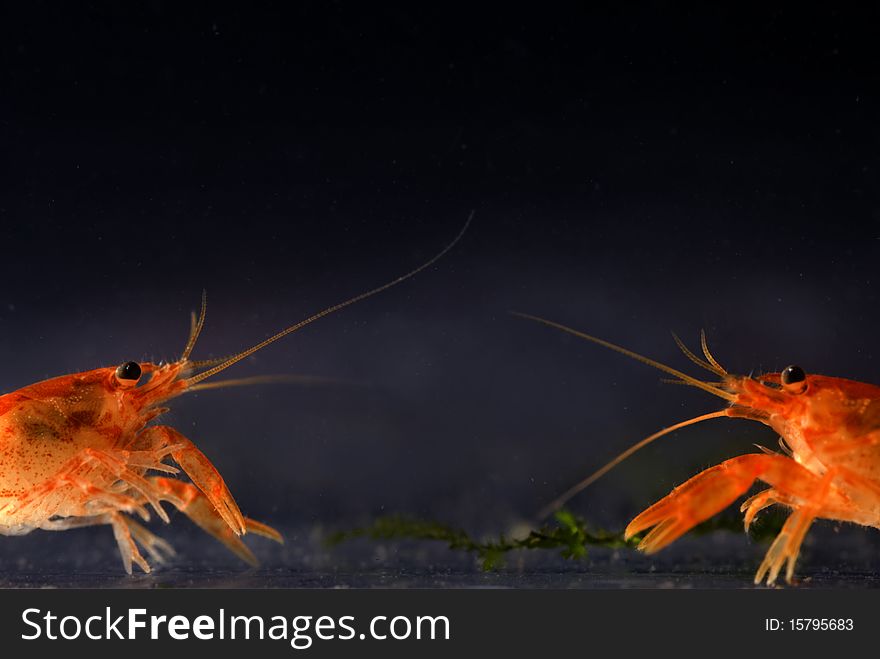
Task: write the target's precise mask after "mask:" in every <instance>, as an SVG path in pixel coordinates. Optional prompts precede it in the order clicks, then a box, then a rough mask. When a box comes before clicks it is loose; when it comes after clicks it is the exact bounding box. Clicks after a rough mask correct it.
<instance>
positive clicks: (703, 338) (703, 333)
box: [700, 330, 727, 375]
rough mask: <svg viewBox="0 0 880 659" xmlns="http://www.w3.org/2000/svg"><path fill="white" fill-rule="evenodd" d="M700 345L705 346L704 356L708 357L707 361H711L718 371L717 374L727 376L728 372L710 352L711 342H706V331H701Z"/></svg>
mask: <svg viewBox="0 0 880 659" xmlns="http://www.w3.org/2000/svg"><path fill="white" fill-rule="evenodd" d="M700 345H701V346H703V354H704V355H706V359H708V360H709V363H710V364H712V366H714V367H715V368H717V369H718V370H717V371H716V373H718V375H727V371H726V370H725V369H724V367H723V366H722V365H721V364H719V363H718V362H717V361H716V360H715V358H714V357H713V356H712V353H711V352H709V342H708V341H706V330H700Z"/></svg>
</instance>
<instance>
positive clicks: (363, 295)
mask: <svg viewBox="0 0 880 659" xmlns="http://www.w3.org/2000/svg"><path fill="white" fill-rule="evenodd" d="M473 219H474V211H471V212H470V215H468V218H467V221H466V222H465V223H464V226H463V227H462V228H461V231H459V232H458V235H456V236H455V238H453V240H452V242H451V243H449V244H448V245H447V246H446V247H444V248H443V249H442V250H441V251H440V252H439V253H437V254H436V255H435V256H433V257H432V258H431V259H429V260H428V261H426V262H425V263H423V264H422V265H420V266H419V267H418V268H416V269H415V270H410V271H409V272H407V273H406V274H405V275H401V276H400V277H397V278H396V279H392V280H391V281H389V282H388V283H386V284H382V285H381V286H378V287H376V288H373V289H371V290H369V291H367V292H365V293H361V294H360V295H356V296H355V297H353V298H349V299H348V300H346V301H345V302H340V303H339V304H334V305H333V306H332V307H327V308H326V309H324V310H323V311H319V312H318V313H316V314H314V315H313V316H309V317H308V318H306V319H305V320H301V321H300V322H298V323H296V324H294V325H291V326H290V327H288V328H287V329H284V330H281V331H280V332H278V333H277V334H275V335H274V336H270V337H269V338H268V339H266V340H265V341H261V342H260V343H258V344H257V345H255V346H253V347H251V348H248V349H247V350H245V351H243V352H240V353H238V354H237V355H233V356H232V357H230V358H229V359H227V360H226V361H225V362H223V363H222V364H218V365H217V366H215V367H213V368H210V369H208V370H207V371H204V372H203V373H199V374H198V375H194V376H192V377H191V378H187V380H186V383H187V385H193V384H196V383H197V382H201V381H202V380H205V379H207V378H209V377H211V376H212V375H216V374H217V373H219V372H220V371H223V370H225V369H227V368H229V367H230V366H232V365H233V364H235V363H237V362H240V361H241V360H242V359H244V358H246V357H248V356H250V355H252V354H254V353H255V352H257V351H258V350H262V349H263V348H265V347H266V346H267V345H269V344H270V343H274V342H275V341H277V340H278V339H281V338H284V337H285V336H287V335H288V334H292V333H293V332H296V331H297V330H299V329H302V328H303V327H305V326H306V325H310V324H311V323H313V322H315V321H316V320H318V319H319V318H323V317H324V316H328V315H330V314H331V313H334V312H336V311H339V310H340V309H344V308H345V307H347V306H350V305H352V304H354V303H355V302H360V301H361V300H365V299H366V298H368V297H372V296H373V295H376V294H377V293H381V292H382V291H387V290H388V289H389V288H391V287H392V286H396V285H397V284H399V283H401V282H403V281H406V280H407V279H409V278H410V277H414V276H415V275H417V274H418V273H420V272H421V271H422V270H425V269H426V268H429V267H431V266H432V265H434V264H435V263H436V262H437V261H439V260H440V259H441V258H442V257H443V256H444V255H445V254H446V253H447V252H448V251H449V250H451V249H452V248H453V247H455V245H456V243H458V241H459V240H461V237H462V236H463V235H464V234H465V231H467V229H468V227H469V226H470V223H471V220H473Z"/></svg>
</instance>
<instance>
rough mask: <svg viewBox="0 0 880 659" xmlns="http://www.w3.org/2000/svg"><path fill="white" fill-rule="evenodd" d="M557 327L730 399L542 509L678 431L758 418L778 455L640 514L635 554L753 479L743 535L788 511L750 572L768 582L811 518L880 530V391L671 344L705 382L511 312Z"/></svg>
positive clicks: (683, 488) (790, 559)
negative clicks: (746, 368)
mask: <svg viewBox="0 0 880 659" xmlns="http://www.w3.org/2000/svg"><path fill="white" fill-rule="evenodd" d="M515 315H518V316H521V317H523V318H528V319H530V320H535V321H537V322H539V323H543V324H545V325H549V326H550V327H554V328H556V329H560V330H562V331H564V332H568V333H569V334H573V335H575V336H578V337H580V338H583V339H586V340H588V341H592V342H593V343H597V344H599V345H601V346H604V347H606V348H609V349H611V350H615V351H617V352H620V353H623V354H624V355H627V356H628V357H631V358H633V359H636V360H638V361H641V362H643V363H645V364H648V365H649V366H653V367H654V368H657V369H660V370H661V371H664V372H666V373H668V374H670V375H672V376H674V377H675V378H676V380H675V381H676V382H680V383H684V384H687V385H690V386H693V387H697V388H699V389H702V390H703V391H706V392H708V393H710V394H712V395H714V396H718V397H719V398H723V399H724V400H726V401H728V403H729V406H728V407H726V408H724V409H723V410H720V411H717V412H712V413H709V414H703V415H701V416H698V417H695V418H692V419H688V420H686V421H682V422H681V423H677V424H675V425H672V426H669V427H668V428H664V429H663V430H660V431H659V432H657V433H654V434H653V435H651V436H649V437H646V438H645V439H643V440H642V441H640V442H638V443H637V444H635V445H633V446H632V447H630V448H629V449H627V450H626V451H624V452H623V453H621V454H620V455H619V456H617V457H616V458H615V459H614V460H612V461H611V462H609V463H608V464H606V465H605V466H604V467H602V468H601V469H599V470H598V471H596V472H595V473H593V474H592V475H590V476H589V477H587V478H586V479H584V480H583V481H581V482H580V483H578V484H577V485H575V486H574V487H572V488H570V489H569V490H568V491H567V492H565V493H564V494H563V495H562V496H560V497H559V498H558V499H556V500H555V501H554V502H553V503H551V504H550V505H549V506H547V507H546V508H545V510H544V511H543V512H542V516H543V515H545V514H548V513H549V512H551V511H553V510H555V509H557V508H559V507H560V506H561V505H562V504H563V503H565V502H566V501H568V499H570V498H571V497H572V496H574V495H575V494H577V493H578V492H580V491H581V490H583V489H584V488H585V487H587V486H588V485H590V484H591V483H593V482H594V481H596V479H598V478H599V477H601V476H602V475H603V474H605V473H607V472H608V471H609V470H610V469H611V468H613V467H614V466H615V465H617V464H619V463H620V462H622V461H623V460H625V459H626V458H627V457H629V456H630V455H632V454H633V453H635V452H636V451H637V450H639V449H641V448H642V447H644V446H646V445H647V444H649V443H651V442H653V441H654V440H656V439H658V438H659V437H662V436H663V435H666V434H668V433H670V432H672V431H674V430H678V429H679V428H683V427H685V426H689V425H692V424H694V423H699V422H701V421H706V420H708V419H716V418H720V417H735V418H743V419H751V420H753V421H759V422H761V423H763V424H765V425H767V426H770V427H771V428H772V429H773V430H774V431H775V432H776V433H777V434H778V435H779V436H780V439H779V445H780V448H781V450H782V453H776V452H773V451H770V450H769V449H765V448H762V447H759V448H762V451H763V452H762V453H754V454H747V455H741V456H739V457H735V458H731V459H729V460H725V461H724V462H722V463H721V464H719V465H716V466H714V467H710V468H709V469H706V470H705V471H702V472H700V473H699V474H697V475H696V476H694V477H693V478H691V479H690V480H688V481H687V482H685V483H684V484H682V485H680V486H679V487H677V488H675V489H674V490H673V491H672V492H671V493H670V494H668V495H667V496H666V497H665V498H663V499H661V500H660V501H658V502H657V503H655V504H654V505H653V506H651V507H650V508H648V509H647V510H645V511H644V512H642V513H641V514H640V515H638V516H637V517H636V518H635V519H634V520H632V521H631V522H630V523H629V525H628V526H627V527H626V531H625V536H626V538H627V539H629V538H631V537H633V536H635V535H636V534H640V533H642V532H643V531H647V530H648V529H650V531H649V532H648V533H647V535H645V536H644V537H643V538H642V539H641V541H640V542H639V545H638V546H639V549H641V550H643V551H645V552H647V553H653V552H656V551H659V550H660V549H663V548H664V547H666V546H667V545H669V544H670V543H671V542H673V541H674V540H676V539H677V538H679V537H681V536H682V535H683V534H685V533H686V532H687V531H688V530H690V529H691V528H693V527H694V526H695V525H697V524H699V523H700V522H702V521H704V520H706V519H708V518H710V517H712V516H713V515H715V514H716V513H718V512H720V511H721V510H723V509H724V508H726V507H727V506H728V505H730V504H731V503H733V501H734V500H736V499H737V498H738V497H740V496H742V495H743V494H745V493H746V492H747V491H748V490H749V489H750V488H751V486H752V485H753V483H754V482H755V481H756V480H758V481H762V482H764V483H766V484H767V485H769V486H770V487H769V488H767V489H765V490H763V491H761V492H759V493H757V494H755V495H754V496H752V497H750V498H748V499H747V500H746V501H745V502H744V503H743V504H742V507H741V509H740V511H741V512H744V513H745V517H744V521H745V528H746V530H748V528H749V525H750V524H751V523H752V521H753V520H754V519H755V516H756V515H757V514H758V513H759V512H760V511H761V510H763V509H765V508H767V507H768V506H772V505H774V504H779V505H782V506H785V507H787V508H789V509H791V511H792V512H791V514H790V515H789V516H788V518H787V519H786V521H785V524H784V525H783V527H782V530H781V531H780V532H779V534H778V535H777V536H776V538H775V539H774V541H773V543H772V544H771V546H770V549H769V550H768V551H767V554H766V556H765V557H764V560H763V562H762V563H761V565H760V567H759V568H758V571H757V574H756V575H755V583H756V584H757V583H760V582H761V581H762V580H763V579H764V578H765V577H766V580H767V583H768V584H773V583H774V582H775V581H776V579H777V577H778V576H779V573H780V571H781V570H782V568H783V566H785V579H786V581H788V582H791V579H792V576H793V575H794V567H795V562H796V560H797V557H798V554H799V553H800V547H801V543H802V542H803V540H804V537H805V536H806V534H807V531H808V530H809V528H810V525H811V524H812V523H813V521H814V520H815V519H818V518H825V519H832V520H839V521H844V522H854V523H856V524H861V525H864V526H871V527H875V528H880V387H878V386H875V385H872V384H867V383H864V382H856V381H853V380H846V379H843V378H836V377H828V376H825V375H808V374H807V373H805V372H804V370H803V369H802V368H800V367H799V366H788V367H787V368H785V369H783V370H782V371H781V372H779V373H765V374H763V375H759V376H741V375H733V374H730V373H728V372H727V371H726V370H725V369H724V368H723V367H722V366H721V365H720V364H719V363H718V361H717V360H716V359H715V358H714V357H713V356H712V354H711V353H710V352H709V349H708V346H707V344H706V336H705V334H701V343H702V349H703V355H704V356H705V359H702V358H700V357H698V356H697V355H695V354H693V352H691V351H690V350H689V349H688V348H687V347H686V346H685V345H684V344H683V343H682V342H681V340H680V339H678V337H674V338H675V340H676V343H677V344H678V346H679V348H681V350H682V352H684V354H685V355H686V356H687V357H688V359H690V360H691V361H692V362H694V363H695V364H697V365H698V366H700V367H702V368H704V369H706V370H708V371H710V372H711V373H713V374H714V375H716V376H717V377H718V378H719V380H718V381H717V382H705V381H703V380H700V379H698V378H694V377H692V376H690V375H687V374H685V373H683V372H681V371H679V370H677V369H674V368H672V367H669V366H666V365H665V364H661V363H659V362H657V361H654V360H653V359H649V358H647V357H643V356H642V355H639V354H637V353H635V352H632V351H631V350H627V349H626V348H622V347H620V346H617V345H615V344H613V343H609V342H608V341H604V340H602V339H598V338H596V337H594V336H590V335H588V334H584V333H582V332H578V331H576V330H574V329H572V328H570V327H566V326H564V325H560V324H559V323H555V322H552V321H549V320H546V319H543V318H538V317H536V316H531V315H528V314H515Z"/></svg>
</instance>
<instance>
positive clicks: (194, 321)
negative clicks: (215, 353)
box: [180, 289, 208, 362]
mask: <svg viewBox="0 0 880 659" xmlns="http://www.w3.org/2000/svg"><path fill="white" fill-rule="evenodd" d="M207 311H208V291H206V290H205V289H202V310H201V312H200V313H199V316H198V318H196V314H195V312H192V314H190V317H189V318H190V326H189V338H188V339H187V340H186V345H185V346H184V348H183V354H182V355H181V356H180V361H182V362H185V361H186V360H187V359H189V356H190V353H191V352H192V351H193V348H195V347H196V341H197V340H198V338H199V334H201V333H202V328H203V327H204V326H205V313H206V312H207Z"/></svg>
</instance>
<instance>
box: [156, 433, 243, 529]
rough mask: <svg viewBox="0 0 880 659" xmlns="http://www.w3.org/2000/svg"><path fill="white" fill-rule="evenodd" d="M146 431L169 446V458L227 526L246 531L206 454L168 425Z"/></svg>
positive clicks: (226, 490)
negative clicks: (199, 491) (160, 438)
mask: <svg viewBox="0 0 880 659" xmlns="http://www.w3.org/2000/svg"><path fill="white" fill-rule="evenodd" d="M149 432H150V433H151V434H152V433H155V434H157V435H161V436H162V440H163V441H164V443H165V445H166V446H173V447H174V450H172V451H171V457H172V458H174V461H175V462H177V464H178V465H180V468H181V469H183V471H185V472H186V475H187V476H189V477H190V479H191V480H192V482H193V483H194V484H195V486H196V487H197V488H199V490H201V491H202V493H203V494H204V495H205V496H206V497H207V499H208V501H210V502H211V505H212V506H214V508H215V509H216V510H217V514H218V515H220V517H221V518H222V519H223V521H224V522H225V523H226V524H227V525H228V526H229V528H230V529H231V530H232V532H233V533H235V534H236V535H242V534H243V533H246V532H247V525H246V523H245V518H244V515H242V514H241V510H240V509H239V507H238V504H237V503H236V502H235V499H234V498H233V496H232V492H230V491H229V488H228V487H227V485H226V482H225V481H224V480H223V477H222V476H221V475H220V472H219V471H217V468H216V467H215V466H214V465H213V464H212V463H211V461H210V460H209V459H208V457H207V456H206V455H205V454H204V453H202V452H201V451H200V450H199V449H198V448H197V447H196V445H195V444H193V443H192V442H191V441H190V440H189V439H187V438H186V437H184V436H183V435H182V434H181V433H180V432H178V431H177V430H175V429H174V428H171V427H169V426H153V427H151V428H150V429H149Z"/></svg>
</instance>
